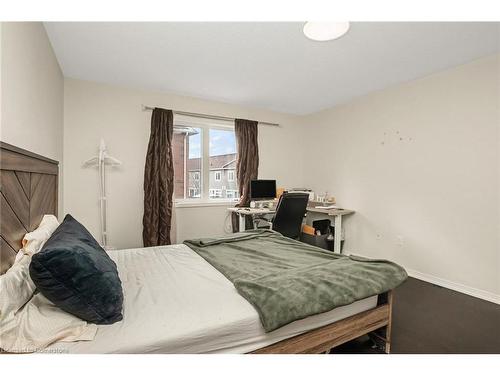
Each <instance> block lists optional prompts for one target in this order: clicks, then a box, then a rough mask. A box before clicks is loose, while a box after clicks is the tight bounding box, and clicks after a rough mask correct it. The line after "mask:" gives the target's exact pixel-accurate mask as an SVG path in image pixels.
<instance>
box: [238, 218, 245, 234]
mask: <svg viewBox="0 0 500 375" xmlns="http://www.w3.org/2000/svg"><path fill="white" fill-rule="evenodd" d="M238 219H239V229H238V231H239V232H244V231H245V228H246V220H245V215H242V214H238Z"/></svg>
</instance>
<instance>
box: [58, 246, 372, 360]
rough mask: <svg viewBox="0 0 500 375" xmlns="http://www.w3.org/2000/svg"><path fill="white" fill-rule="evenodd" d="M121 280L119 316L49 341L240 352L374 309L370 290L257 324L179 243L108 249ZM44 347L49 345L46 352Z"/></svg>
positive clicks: (85, 348)
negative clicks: (83, 336)
mask: <svg viewBox="0 0 500 375" xmlns="http://www.w3.org/2000/svg"><path fill="white" fill-rule="evenodd" d="M109 255H110V257H111V258H112V259H113V260H114V261H115V262H116V264H117V266H118V272H119V274H120V278H121V280H122V284H123V291H124V310H123V320H122V321H121V322H118V323H115V324H113V325H109V326H102V325H101V326H98V327H99V328H98V331H97V334H96V336H95V339H94V340H93V341H81V342H73V343H63V342H60V343H56V344H54V345H52V346H50V347H49V349H52V350H54V351H57V352H65V353H246V352H249V351H252V350H255V349H258V348H262V347H264V346H267V345H270V344H272V343H275V342H277V341H280V340H283V339H286V338H288V337H292V336H295V335H298V334H301V333H303V332H306V331H309V330H311V329H314V328H317V327H320V326H323V325H326V324H329V323H332V322H335V321H337V320H340V319H343V318H346V317H348V316H351V315H354V314H357V313H359V312H361V311H365V310H368V309H370V308H373V307H375V305H376V303H377V296H373V297H370V298H367V299H364V300H361V301H357V302H355V303H353V304H351V305H348V306H344V307H340V308H337V309H335V310H332V311H330V312H327V313H323V314H319V315H314V316H311V317H308V318H306V319H302V320H299V321H296V322H293V323H291V324H288V325H286V326H284V327H282V328H280V329H277V330H275V331H273V332H270V333H266V332H265V331H264V329H263V328H262V325H261V323H260V320H259V316H258V314H257V311H256V310H255V309H254V308H253V307H252V305H251V304H250V303H249V302H247V301H246V300H245V299H244V298H243V297H241V296H240V295H239V294H238V292H237V291H236V289H235V288H234V286H233V284H232V283H231V282H230V281H229V280H228V279H226V278H225V277H224V276H223V275H222V274H221V273H220V272H218V271H217V270H216V269H215V268H213V267H212V266H211V265H210V264H208V263H207V262H206V261H205V260H204V259H203V258H201V257H200V256H199V255H197V254H196V253H195V252H193V251H192V250H191V249H190V248H188V247H187V246H185V245H171V246H163V247H152V248H141V249H129V250H116V251H110V252H109ZM49 351H51V350H49Z"/></svg>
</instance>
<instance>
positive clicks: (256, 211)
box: [227, 207, 276, 215]
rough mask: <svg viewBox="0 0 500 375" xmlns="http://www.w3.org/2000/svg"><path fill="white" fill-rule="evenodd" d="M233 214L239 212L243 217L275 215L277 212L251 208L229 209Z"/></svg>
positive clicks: (268, 209)
mask: <svg viewBox="0 0 500 375" xmlns="http://www.w3.org/2000/svg"><path fill="white" fill-rule="evenodd" d="M227 210H228V211H231V212H237V213H239V214H241V215H258V214H273V213H275V212H276V210H275V209H274V208H250V207H229V208H228V209H227Z"/></svg>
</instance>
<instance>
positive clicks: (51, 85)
mask: <svg viewBox="0 0 500 375" xmlns="http://www.w3.org/2000/svg"><path fill="white" fill-rule="evenodd" d="M1 29H2V32H1V50H2V53H1V77H2V80H1V91H2V94H1V139H2V141H3V142H7V143H10V144H13V145H15V146H18V147H21V148H24V149H27V150H29V151H33V152H36V153H39V154H41V155H43V156H46V157H49V158H52V159H56V160H58V161H59V162H60V163H62V159H63V100H64V93H63V90H64V83H63V81H64V79H63V76H62V73H61V70H60V69H59V64H58V62H57V60H56V58H55V55H54V52H53V51H52V47H51V45H50V42H49V39H48V37H47V34H46V32H45V29H44V27H43V25H42V24H41V23H40V22H15V23H11V22H3V23H2V25H1ZM60 168H61V170H62V164H61V165H60ZM61 179H62V177H61ZM59 186H60V198H61V197H62V190H63V184H61V183H60V184H59ZM59 202H60V203H59V209H60V212H62V206H63V204H62V203H63V201H62V199H59Z"/></svg>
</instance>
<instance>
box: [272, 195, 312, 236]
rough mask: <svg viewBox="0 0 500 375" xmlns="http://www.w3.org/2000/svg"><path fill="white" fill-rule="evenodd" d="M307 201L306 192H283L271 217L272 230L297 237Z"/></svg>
mask: <svg viewBox="0 0 500 375" xmlns="http://www.w3.org/2000/svg"><path fill="white" fill-rule="evenodd" d="M308 201H309V194H306V193H283V194H282V195H281V197H280V200H279V201H278V206H277V207H276V214H275V215H274V218H273V230H275V231H277V232H280V233H281V234H282V235H284V236H286V237H290V238H298V237H299V236H300V231H301V229H302V220H303V219H304V215H305V213H306V208H307V202H308Z"/></svg>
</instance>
